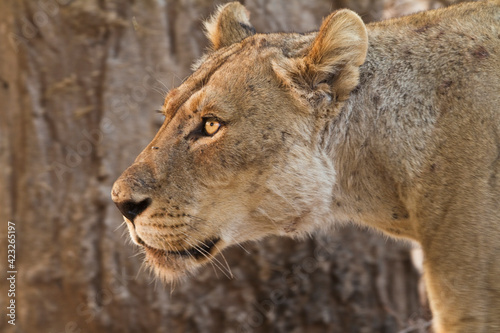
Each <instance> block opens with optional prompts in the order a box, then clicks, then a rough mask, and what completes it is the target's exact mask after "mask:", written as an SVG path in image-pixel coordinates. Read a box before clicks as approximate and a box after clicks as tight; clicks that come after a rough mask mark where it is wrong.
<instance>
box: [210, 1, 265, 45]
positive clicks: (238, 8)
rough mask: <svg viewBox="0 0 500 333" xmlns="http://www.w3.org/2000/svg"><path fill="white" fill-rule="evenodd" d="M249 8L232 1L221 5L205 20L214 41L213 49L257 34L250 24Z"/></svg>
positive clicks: (212, 41) (211, 39) (211, 40)
mask: <svg viewBox="0 0 500 333" xmlns="http://www.w3.org/2000/svg"><path fill="white" fill-rule="evenodd" d="M249 18H250V14H249V12H248V10H247V9H246V8H245V7H244V6H243V5H241V4H240V3H239V2H230V3H228V4H226V5H223V6H220V7H219V8H218V9H217V12H216V13H215V14H213V15H212V17H211V18H210V19H209V20H208V21H206V22H205V29H206V35H207V37H208V39H209V40H210V42H211V43H212V49H213V50H214V51H215V50H218V49H220V48H222V47H226V46H229V45H231V44H234V43H238V42H241V41H242V40H243V39H245V38H246V37H248V36H252V35H254V34H255V28H254V27H253V26H252V25H251V24H250V21H249Z"/></svg>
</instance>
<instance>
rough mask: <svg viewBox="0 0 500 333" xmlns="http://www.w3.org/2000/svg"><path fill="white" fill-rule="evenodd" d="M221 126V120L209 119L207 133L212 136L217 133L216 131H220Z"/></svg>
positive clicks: (206, 122) (206, 125)
mask: <svg viewBox="0 0 500 333" xmlns="http://www.w3.org/2000/svg"><path fill="white" fill-rule="evenodd" d="M220 127H221V123H220V122H218V121H217V120H215V119H208V120H207V121H205V134H206V135H210V136H212V135H215V133H217V131H219V129H220Z"/></svg>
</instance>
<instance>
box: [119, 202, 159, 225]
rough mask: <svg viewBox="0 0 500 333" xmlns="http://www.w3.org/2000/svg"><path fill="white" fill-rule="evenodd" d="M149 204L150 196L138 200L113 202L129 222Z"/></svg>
mask: <svg viewBox="0 0 500 333" xmlns="http://www.w3.org/2000/svg"><path fill="white" fill-rule="evenodd" d="M150 204H151V199H150V198H146V199H144V200H142V201H139V202H136V201H133V200H126V201H120V202H115V205H116V207H118V209H119V210H120V212H121V213H122V214H123V216H125V217H126V218H127V219H129V220H130V221H131V222H134V219H135V218H136V217H137V215H139V214H140V213H142V212H143V211H144V210H145V209H146V208H148V206H149V205H150Z"/></svg>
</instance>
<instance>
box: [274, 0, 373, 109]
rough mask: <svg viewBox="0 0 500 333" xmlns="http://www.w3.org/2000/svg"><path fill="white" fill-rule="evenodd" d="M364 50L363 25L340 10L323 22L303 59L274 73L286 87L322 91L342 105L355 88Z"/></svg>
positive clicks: (353, 15)
mask: <svg viewBox="0 0 500 333" xmlns="http://www.w3.org/2000/svg"><path fill="white" fill-rule="evenodd" d="M367 50H368V35H367V31H366V27H365V24H364V23H363V21H362V20H361V18H360V17H359V16H358V15H357V14H356V13H354V12H353V11H350V10H348V9H342V10H338V11H335V12H333V13H332V14H330V15H329V16H328V17H327V18H326V19H324V21H323V23H322V24H321V28H320V29H319V31H318V34H317V35H316V37H315V39H314V40H313V41H312V43H311V46H310V48H309V50H308V52H307V53H306V54H305V56H304V57H302V58H299V59H289V60H285V61H282V62H280V63H275V65H274V69H275V71H276V73H277V74H278V76H279V77H281V79H282V80H283V82H284V83H285V84H286V85H290V86H295V87H296V88H298V89H300V90H305V91H313V92H314V91H317V90H322V91H324V92H325V93H326V94H327V95H330V96H331V97H333V99H334V100H335V101H338V102H342V101H345V100H346V99H347V98H348V97H349V94H350V92H351V91H352V90H353V89H354V88H355V87H356V86H357V85H358V82H359V67H360V66H361V65H362V64H363V63H364V61H365V59H366V53H367ZM319 95H321V94H319Z"/></svg>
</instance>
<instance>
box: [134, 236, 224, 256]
mask: <svg viewBox="0 0 500 333" xmlns="http://www.w3.org/2000/svg"><path fill="white" fill-rule="evenodd" d="M219 241H220V238H213V239H209V240H207V241H204V242H201V243H200V244H199V245H197V246H195V247H191V248H187V249H182V250H175V251H170V250H168V251H167V250H160V249H156V248H153V247H151V246H149V245H147V244H146V243H145V242H144V241H142V244H141V245H142V246H144V247H145V248H146V250H149V251H152V252H153V253H154V254H155V255H157V256H158V255H163V256H173V257H182V258H192V259H195V260H197V261H199V260H201V259H204V258H205V259H208V258H209V257H211V256H213V254H212V250H213V249H214V248H215V245H216V244H217V243H218V242H219Z"/></svg>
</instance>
